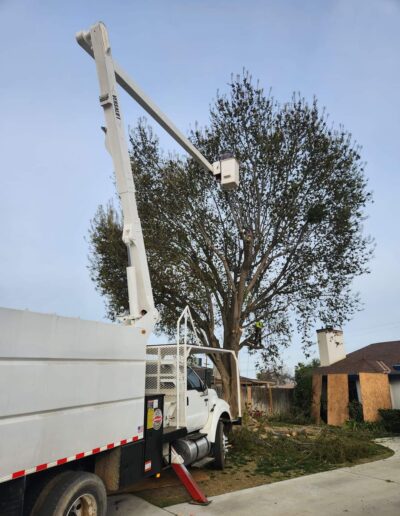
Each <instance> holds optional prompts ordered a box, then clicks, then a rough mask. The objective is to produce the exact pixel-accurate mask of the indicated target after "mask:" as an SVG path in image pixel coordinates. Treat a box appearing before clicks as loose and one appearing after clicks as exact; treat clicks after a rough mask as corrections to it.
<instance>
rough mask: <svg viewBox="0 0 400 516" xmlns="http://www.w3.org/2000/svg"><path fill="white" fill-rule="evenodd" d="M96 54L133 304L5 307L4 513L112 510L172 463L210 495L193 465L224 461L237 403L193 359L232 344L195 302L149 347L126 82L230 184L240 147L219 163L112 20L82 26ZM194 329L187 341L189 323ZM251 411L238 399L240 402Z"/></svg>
mask: <svg viewBox="0 0 400 516" xmlns="http://www.w3.org/2000/svg"><path fill="white" fill-rule="evenodd" d="M77 41H78V43H79V45H80V46H81V47H82V48H83V49H84V50H85V51H86V52H87V53H88V54H89V55H90V56H91V57H93V58H94V60H95V63H96V68H97V76H98V80H99V85H100V97H99V98H100V104H101V106H102V108H103V110H104V117H105V133H106V148H107V150H108V151H109V153H110V154H111V157H112V161H113V165H114V170H115V179H116V186H117V191H118V195H119V198H120V201H121V209H122V214H123V234H122V238H123V241H124V243H125V244H126V247H127V250H128V267H127V283H128V291H129V313H128V314H127V315H124V316H123V317H122V323H120V324H106V323H100V322H93V321H85V320H81V319H77V318H69V317H60V316H57V315H48V314H40V313H34V312H30V311H26V310H24V311H22V310H13V309H7V308H0V328H1V331H0V514H1V515H2V516H16V515H19V516H20V515H43V516H60V515H64V516H77V515H79V516H86V515H89V514H90V515H98V516H104V515H105V511H106V493H107V492H113V491H115V490H118V489H121V488H123V487H126V486H128V485H130V484H132V483H134V482H137V481H139V480H142V479H144V478H146V477H149V476H157V475H159V474H160V473H161V471H162V470H163V468H165V467H168V466H172V467H173V468H174V469H175V471H176V472H177V474H178V476H179V478H181V479H182V481H183V482H184V483H185V486H186V487H187V488H188V490H189V491H190V492H191V493H192V496H194V497H195V499H196V500H197V501H199V502H206V501H207V500H206V499H205V497H204V495H202V493H201V492H199V490H198V489H196V486H195V485H194V484H193V483H192V482H191V480H190V475H189V474H188V472H187V470H186V468H185V466H186V465H189V464H193V463H195V462H199V461H202V460H203V461H204V460H206V461H207V460H214V461H215V464H216V466H217V467H219V468H222V467H223V466H224V457H225V442H226V439H225V431H224V430H225V429H226V428H227V427H228V426H229V425H231V424H232V422H233V420H232V417H231V408H230V407H229V405H228V404H227V403H226V402H225V401H224V400H222V399H220V398H219V397H218V395H217V393H216V391H215V390H213V389H211V388H208V387H207V386H206V385H205V383H204V382H203V381H202V380H201V379H200V378H199V376H198V375H197V374H196V372H195V371H194V369H192V368H190V367H189V366H188V358H189V356H190V355H193V354H200V355H205V354H211V355H212V354H214V355H215V354H216V353H231V355H232V360H233V361H234V363H235V364H236V371H237V387H238V400H240V391H239V376H238V368H237V359H236V356H235V354H234V353H232V352H230V351H226V350H223V349H213V348H206V347H204V346H202V345H201V344H200V342H198V341H196V330H195V327H194V324H193V320H192V318H191V313H190V310H189V308H185V310H184V312H183V313H182V315H181V317H180V319H179V321H178V323H177V340H176V343H175V344H168V345H156V346H155V345H148V338H149V336H150V334H151V332H152V331H153V329H154V325H155V323H156V321H157V318H158V314H157V310H156V308H155V305H154V300H153V294H152V288H151V282H150V274H149V268H148V264H147V258H146V251H145V246H144V240H143V234H142V230H141V225H140V219H139V214H138V210H137V205H136V199H135V186H134V182H133V178H132V172H131V166H130V159H129V153H128V146H127V140H126V136H125V131H124V124H123V117H122V112H121V108H120V104H119V97H118V91H117V84H119V85H120V86H121V87H122V88H123V89H124V90H125V91H126V92H127V93H128V94H129V95H130V96H131V97H132V98H133V99H134V100H136V101H137V102H138V103H139V104H140V105H141V106H142V107H143V108H144V109H145V110H146V111H147V112H148V113H149V114H150V115H151V116H152V117H153V119H155V120H156V121H157V122H158V123H159V124H160V125H161V127H163V128H164V129H165V130H166V131H167V132H168V133H169V134H170V135H171V136H172V137H173V138H174V139H175V140H176V141H177V142H178V143H179V144H180V145H181V147H182V148H183V149H184V150H185V151H186V152H188V153H189V155H190V156H191V157H192V158H193V159H195V160H196V161H197V162H198V163H200V164H201V165H202V167H203V168H204V169H205V170H206V171H207V172H209V173H211V174H212V175H213V176H214V177H215V178H216V180H219V181H220V182H221V187H222V188H224V189H227V190H230V189H233V188H235V187H236V186H237V185H238V181H239V168H238V163H237V161H236V160H235V159H234V158H232V157H226V158H224V159H220V160H218V161H216V162H215V163H213V164H211V163H209V162H208V160H207V159H206V158H205V157H204V156H203V155H202V154H201V153H200V152H199V151H198V149H196V148H195V147H194V146H193V144H192V143H191V142H190V141H189V140H188V139H187V138H186V137H185V136H183V135H182V134H181V133H180V132H179V130H178V129H177V128H176V127H175V126H174V125H173V124H172V122H171V121H170V120H169V119H168V118H167V117H166V116H165V115H164V114H163V113H162V112H161V111H160V110H159V109H158V107H157V106H156V105H155V104H154V103H153V102H152V101H151V99H149V98H148V97H147V96H146V95H145V93H143V91H142V90H141V89H140V88H139V87H138V86H137V84H136V83H135V82H134V81H133V80H132V79H130V77H129V76H128V75H127V74H126V73H125V72H124V70H122V69H121V68H120V66H119V65H118V64H117V63H116V62H115V61H114V60H113V57H112V55H111V49H110V43H109V39H108V35H107V31H106V28H105V26H104V25H103V24H102V23H97V24H96V25H94V26H93V27H91V28H90V30H89V31H86V32H80V33H79V34H77ZM190 331H191V332H192V333H193V334H194V339H193V338H192V339H190V341H189V340H188V334H189V332H190ZM235 412H236V413H238V414H239V416H240V401H239V406H238V407H237V408H236V410H235Z"/></svg>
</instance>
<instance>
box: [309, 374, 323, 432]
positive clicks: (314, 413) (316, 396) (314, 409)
mask: <svg viewBox="0 0 400 516" xmlns="http://www.w3.org/2000/svg"><path fill="white" fill-rule="evenodd" d="M321 392H322V375H320V374H314V375H313V378H312V399H311V417H312V420H313V421H314V422H315V423H317V424H319V423H320V422H321Z"/></svg>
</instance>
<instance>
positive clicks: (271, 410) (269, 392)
mask: <svg viewBox="0 0 400 516" xmlns="http://www.w3.org/2000/svg"><path fill="white" fill-rule="evenodd" d="M268 394H269V413H270V414H272V413H273V405H272V387H271V385H268Z"/></svg>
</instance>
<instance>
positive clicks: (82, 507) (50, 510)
mask: <svg viewBox="0 0 400 516" xmlns="http://www.w3.org/2000/svg"><path fill="white" fill-rule="evenodd" d="M106 510H107V494H106V489H105V487H104V484H103V482H102V481H101V480H100V478H99V477H98V476H97V475H94V474H93V473H87V472H85V471H66V472H64V473H61V474H60V475H58V476H57V477H55V478H54V479H53V480H52V481H51V482H49V483H48V484H47V486H46V488H45V490H44V492H43V493H42V494H41V495H40V496H39V498H38V500H37V502H36V504H35V506H34V508H33V510H32V513H31V514H32V516H105V515H106Z"/></svg>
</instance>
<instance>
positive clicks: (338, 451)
mask: <svg viewBox="0 0 400 516" xmlns="http://www.w3.org/2000/svg"><path fill="white" fill-rule="evenodd" d="M262 431H263V430H262V428H261V427H259V428H255V429H254V428H253V429H249V428H245V427H244V428H240V429H238V430H237V431H236V432H235V433H234V436H233V441H232V444H233V449H232V452H231V454H230V460H231V461H232V463H233V464H235V465H244V464H247V463H248V462H249V461H250V460H254V458H256V473H257V474H261V475H266V476H272V477H273V478H278V477H282V476H285V477H287V476H288V475H289V476H298V475H299V474H306V473H315V472H318V471H324V470H327V469H332V468H335V467H338V466H340V465H344V464H346V465H349V464H354V463H356V462H358V461H360V460H361V459H366V458H374V457H376V456H378V455H382V454H383V453H385V452H386V448H384V447H383V446H380V445H379V444H376V443H374V442H373V441H372V439H373V438H374V437H375V433H376V432H377V429H376V428H374V427H371V428H369V427H365V428H363V429H362V430H359V429H357V430H355V429H354V428H352V427H346V428H343V429H341V428H332V427H328V426H326V427H322V428H321V429H320V432H319V434H318V435H308V434H296V435H295V436H292V435H290V434H288V435H284V434H282V435H276V434H273V433H267V434H263V433H262Z"/></svg>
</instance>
